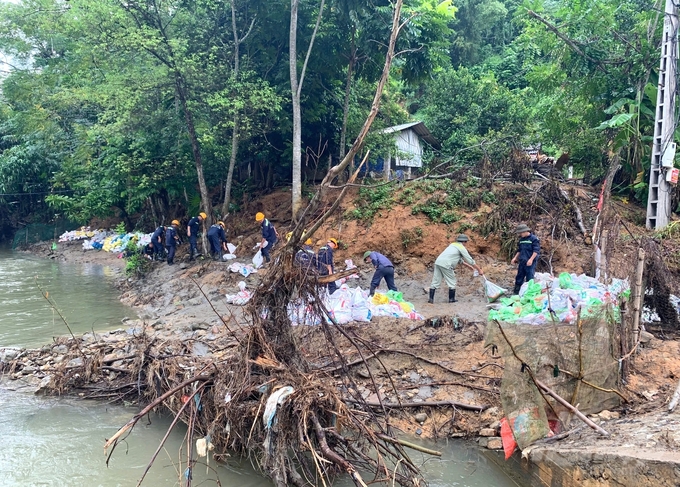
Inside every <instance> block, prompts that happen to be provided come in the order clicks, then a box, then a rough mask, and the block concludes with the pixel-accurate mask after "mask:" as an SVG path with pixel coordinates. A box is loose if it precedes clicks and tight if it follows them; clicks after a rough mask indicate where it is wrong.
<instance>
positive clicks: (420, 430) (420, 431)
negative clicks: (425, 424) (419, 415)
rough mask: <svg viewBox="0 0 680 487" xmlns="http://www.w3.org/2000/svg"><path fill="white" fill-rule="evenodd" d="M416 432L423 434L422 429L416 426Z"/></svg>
mask: <svg viewBox="0 0 680 487" xmlns="http://www.w3.org/2000/svg"><path fill="white" fill-rule="evenodd" d="M416 434H417V435H419V436H420V435H422V434H423V430H422V429H420V428H418V429H417V430H416Z"/></svg>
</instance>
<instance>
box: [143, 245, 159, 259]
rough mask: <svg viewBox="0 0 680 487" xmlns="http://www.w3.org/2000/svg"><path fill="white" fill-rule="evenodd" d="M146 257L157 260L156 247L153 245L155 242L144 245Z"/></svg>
mask: <svg viewBox="0 0 680 487" xmlns="http://www.w3.org/2000/svg"><path fill="white" fill-rule="evenodd" d="M143 253H144V257H146V258H147V259H149V260H156V249H155V248H154V246H153V242H149V243H148V244H147V245H145V246H144V252H143Z"/></svg>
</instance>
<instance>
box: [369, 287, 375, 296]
mask: <svg viewBox="0 0 680 487" xmlns="http://www.w3.org/2000/svg"><path fill="white" fill-rule="evenodd" d="M374 294H375V288H374V287H373V286H371V290H370V291H368V295H369V296H373V295H374Z"/></svg>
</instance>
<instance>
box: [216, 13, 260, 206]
mask: <svg viewBox="0 0 680 487" xmlns="http://www.w3.org/2000/svg"><path fill="white" fill-rule="evenodd" d="M253 25H255V17H253V18H252V20H251V21H250V27H248V30H247V31H246V33H245V34H243V35H240V34H239V31H238V28H237V27H236V0H231V30H232V33H233V35H234V64H233V77H234V79H235V80H238V79H239V74H240V72H241V69H240V68H241V52H240V47H241V44H243V42H244V41H245V40H246V39H247V38H248V36H249V35H250V33H251V31H252V30H253ZM240 116H241V114H240V110H239V109H238V107H237V108H236V109H234V119H233V124H234V126H233V127H232V132H231V153H230V155H229V169H228V171H227V182H226V183H225V185H224V202H223V203H222V218H224V217H226V215H227V214H228V213H229V202H230V200H231V185H232V182H233V179H234V167H235V166H236V158H237V157H238V147H239V140H240V132H239V129H240Z"/></svg>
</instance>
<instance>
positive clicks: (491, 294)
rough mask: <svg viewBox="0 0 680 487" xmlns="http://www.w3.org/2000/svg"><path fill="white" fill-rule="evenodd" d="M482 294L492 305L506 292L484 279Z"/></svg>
mask: <svg viewBox="0 0 680 487" xmlns="http://www.w3.org/2000/svg"><path fill="white" fill-rule="evenodd" d="M484 292H485V293H486V299H488V300H489V302H490V303H493V302H494V301H496V300H497V299H498V298H500V297H501V296H503V295H504V294H505V293H506V292H507V289H503V288H502V287H500V286H498V285H497V284H494V283H493V282H491V281H489V280H488V279H487V278H484Z"/></svg>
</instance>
